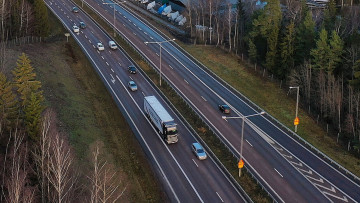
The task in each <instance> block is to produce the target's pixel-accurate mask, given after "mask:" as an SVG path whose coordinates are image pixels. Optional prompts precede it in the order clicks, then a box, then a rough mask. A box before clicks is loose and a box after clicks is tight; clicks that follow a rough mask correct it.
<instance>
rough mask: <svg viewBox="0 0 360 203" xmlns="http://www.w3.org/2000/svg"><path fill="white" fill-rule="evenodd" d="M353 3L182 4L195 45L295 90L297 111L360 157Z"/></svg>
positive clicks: (358, 9)
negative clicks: (241, 58) (240, 60)
mask: <svg viewBox="0 0 360 203" xmlns="http://www.w3.org/2000/svg"><path fill="white" fill-rule="evenodd" d="M359 3H360V2H359V1H358V0H341V1H340V0H329V2H328V3H327V4H326V6H325V7H322V8H313V7H311V8H310V7H309V6H308V5H307V2H306V1H305V0H301V1H294V0H288V1H282V2H281V3H280V1H279V0H267V1H266V5H265V6H263V7H259V5H255V1H240V0H239V1H238V2H237V4H236V5H232V4H230V3H226V2H224V1H221V0H199V1H194V0H188V1H187V17H188V18H189V20H188V21H189V24H190V34H191V36H192V38H193V39H196V41H197V42H198V43H204V44H213V45H216V46H219V47H222V48H224V49H226V50H228V51H229V52H233V53H236V54H244V55H245V56H247V57H248V59H249V60H250V61H251V62H252V64H254V66H255V67H256V66H257V65H259V66H262V67H264V68H265V69H266V70H267V71H268V72H269V73H270V74H272V75H273V76H275V77H276V78H278V79H279V80H282V81H285V82H286V84H287V85H291V86H299V87H300V95H301V97H300V98H301V104H302V106H303V107H305V108H306V109H308V111H309V113H311V114H312V115H315V116H319V118H320V119H322V121H324V123H326V124H328V125H330V126H332V127H333V129H334V130H335V131H337V132H338V133H337V140H338V141H339V142H340V141H341V142H342V143H343V145H344V146H346V148H347V149H348V150H350V151H352V152H353V153H354V154H356V155H357V156H360V152H359V150H360V136H359V135H360V114H359V113H360V109H359V106H360V6H359ZM263 5H264V4H263ZM195 25H197V26H195ZM199 25H201V26H200V28H201V29H199ZM195 28H197V29H195ZM209 28H211V29H209Z"/></svg>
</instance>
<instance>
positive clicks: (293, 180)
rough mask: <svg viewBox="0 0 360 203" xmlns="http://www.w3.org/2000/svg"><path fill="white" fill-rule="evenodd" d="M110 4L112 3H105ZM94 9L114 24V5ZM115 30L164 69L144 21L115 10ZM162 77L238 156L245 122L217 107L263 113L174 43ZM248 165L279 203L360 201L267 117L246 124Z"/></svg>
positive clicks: (94, 2)
mask: <svg viewBox="0 0 360 203" xmlns="http://www.w3.org/2000/svg"><path fill="white" fill-rule="evenodd" d="M104 2H110V1H104ZM87 4H88V5H90V6H91V7H92V8H93V9H94V10H95V11H97V12H98V14H99V15H100V16H102V17H103V18H104V19H106V20H107V21H108V22H109V24H112V22H113V12H112V11H113V7H111V6H109V5H103V4H102V1H101V0H89V1H87ZM116 11H117V12H116V25H117V26H116V28H117V31H118V33H121V34H122V35H123V36H124V38H126V39H127V40H128V41H129V42H131V43H132V45H133V46H134V47H135V48H136V49H137V50H138V51H139V52H140V53H141V54H142V55H143V56H144V57H146V59H147V60H148V61H149V62H150V63H151V64H152V65H153V66H154V67H157V68H158V67H159V45H156V44H148V45H146V44H145V43H144V42H145V41H164V40H168V39H169V38H168V37H165V35H164V34H162V33H160V31H158V30H155V29H154V28H153V27H151V26H150V25H149V23H147V22H146V21H145V20H144V19H140V18H139V17H137V16H135V15H133V14H132V13H130V12H128V10H127V9H124V8H123V5H121V6H116ZM162 47H163V50H162V73H163V76H164V78H166V80H167V81H168V82H169V83H170V85H171V86H172V87H173V88H174V89H175V90H176V91H177V92H178V93H179V94H180V95H181V96H182V97H183V98H185V99H186V100H187V102H188V103H189V104H190V105H192V106H193V108H194V110H195V111H196V112H197V113H198V114H199V115H200V116H201V117H202V118H203V119H204V120H205V121H206V122H207V123H208V125H209V126H210V127H211V128H212V129H213V130H214V132H215V133H217V134H218V135H219V137H220V139H222V140H223V142H224V143H226V144H227V145H228V146H229V147H230V148H231V150H232V151H233V152H234V153H236V154H239V151H240V132H241V119H231V120H227V121H224V120H222V118H221V116H222V115H223V114H221V112H220V111H219V110H218V109H217V105H218V104H222V103H226V104H228V105H229V106H230V107H231V109H232V110H233V112H232V113H231V114H230V116H242V115H245V116H246V115H251V114H254V113H258V112H257V111H256V110H254V109H253V108H252V107H251V106H250V105H249V104H247V102H246V101H244V100H243V99H242V98H241V95H240V93H238V92H236V91H235V90H233V89H231V88H228V87H226V86H225V85H224V83H223V82H221V81H220V80H219V79H218V78H215V77H213V76H212V75H210V74H208V72H207V71H205V70H204V67H203V66H202V65H201V64H199V62H197V61H195V60H194V59H193V58H191V57H190V56H188V55H187V54H186V53H184V51H183V50H182V49H181V48H180V47H178V46H177V45H176V44H175V43H165V44H163V45H162ZM244 140H245V143H244V149H243V150H244V157H245V164H246V166H247V167H248V168H249V169H250V170H251V171H252V173H254V174H255V176H257V178H258V179H259V180H260V181H261V183H262V184H263V185H264V186H265V187H266V189H267V190H268V191H269V192H270V194H271V195H272V196H273V197H274V199H275V200H276V201H283V202H360V192H359V191H360V186H359V185H358V184H356V183H355V182H353V181H352V180H350V179H349V178H348V177H346V176H345V175H343V174H342V173H341V172H339V171H338V170H337V169H335V168H333V167H332V166H330V165H329V164H327V162H325V161H324V160H322V159H321V158H320V157H318V156H317V155H315V154H314V153H312V152H311V151H309V150H308V149H307V148H305V147H304V146H302V145H301V144H299V143H298V142H297V141H296V140H294V139H293V138H292V137H291V136H290V135H288V134H287V133H285V132H284V131H282V130H281V129H280V128H279V127H278V126H277V125H276V124H274V123H272V122H271V121H270V120H269V119H268V118H267V116H266V115H265V116H256V117H252V118H249V119H248V120H247V121H246V125H245V132H244Z"/></svg>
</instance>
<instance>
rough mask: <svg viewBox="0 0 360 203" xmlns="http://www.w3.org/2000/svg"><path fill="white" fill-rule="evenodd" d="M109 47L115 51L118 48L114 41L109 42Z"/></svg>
mask: <svg viewBox="0 0 360 203" xmlns="http://www.w3.org/2000/svg"><path fill="white" fill-rule="evenodd" d="M109 47H110V48H111V49H114V50H115V49H117V48H118V47H117V45H116V43H115V42H114V41H109Z"/></svg>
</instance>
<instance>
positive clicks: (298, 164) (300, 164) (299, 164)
mask: <svg viewBox="0 0 360 203" xmlns="http://www.w3.org/2000/svg"><path fill="white" fill-rule="evenodd" d="M289 162H291V163H293V164H295V165H297V166H303V164H302V163H301V162H299V163H296V162H293V161H289Z"/></svg>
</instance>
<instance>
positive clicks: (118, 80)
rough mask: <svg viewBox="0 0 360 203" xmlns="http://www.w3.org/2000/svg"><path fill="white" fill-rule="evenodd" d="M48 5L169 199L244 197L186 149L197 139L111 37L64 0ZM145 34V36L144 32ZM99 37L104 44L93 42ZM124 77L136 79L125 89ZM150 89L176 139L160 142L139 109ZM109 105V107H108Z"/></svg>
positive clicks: (211, 165)
mask: <svg viewBox="0 0 360 203" xmlns="http://www.w3.org/2000/svg"><path fill="white" fill-rule="evenodd" d="M45 2H46V4H47V6H48V7H49V8H50V10H51V11H52V12H53V13H54V14H55V15H56V16H57V17H58V18H59V19H60V20H61V22H62V23H63V24H64V25H65V27H66V28H67V29H69V32H71V34H72V36H73V37H74V39H75V40H76V41H77V43H78V44H79V46H80V47H81V48H82V49H83V51H84V52H85V54H86V55H87V56H88V58H89V60H90V61H91V63H92V64H93V66H94V68H95V70H96V71H97V73H98V74H99V76H100V78H101V79H102V80H103V82H104V83H105V85H106V87H107V88H108V90H109V92H110V93H111V95H112V96H113V98H114V99H115V101H116V103H117V105H118V107H119V109H120V110H121V111H122V113H123V114H124V116H125V117H126V118H127V120H128V122H129V124H130V126H131V127H132V129H133V131H134V133H135V134H136V135H137V137H138V139H139V142H140V143H141V145H142V146H143V148H144V151H145V152H146V153H147V155H148V157H149V159H150V161H151V162H152V164H153V166H154V168H155V169H156V170H155V171H156V173H157V174H158V177H159V179H160V180H161V182H162V184H163V188H164V190H165V191H166V193H167V194H168V198H169V201H171V202H245V200H244V198H243V196H242V195H241V194H240V192H239V191H238V189H237V188H236V187H235V186H234V185H233V184H232V182H231V181H230V180H229V179H228V178H227V176H225V174H224V173H223V172H222V170H220V168H219V167H218V166H217V165H216V163H215V162H214V160H213V159H212V158H211V157H210V158H209V159H207V160H205V161H199V160H197V159H196V158H195V156H194V155H193V154H192V152H191V149H190V144H191V143H193V142H197V139H196V138H195V137H194V136H193V135H192V133H191V132H190V130H189V129H188V128H187V127H186V125H184V124H183V123H182V121H181V120H180V119H179V118H178V117H177V115H176V114H175V113H174V112H173V111H172V110H171V109H170V108H169V106H168V105H167V104H166V102H165V101H163V100H161V96H160V95H159V94H158V92H157V91H156V90H155V89H154V88H153V86H152V85H151V84H150V83H149V82H148V80H147V79H146V78H145V77H144V75H143V74H142V73H141V72H138V73H137V74H132V75H130V74H129V73H128V72H127V67H128V66H129V65H131V64H132V61H131V60H130V59H129V58H128V57H127V56H126V55H125V54H124V53H123V52H122V51H121V50H114V51H112V50H110V49H109V48H108V47H107V46H106V45H107V42H108V41H109V40H111V38H110V37H109V35H107V34H106V33H104V32H103V31H102V30H101V29H100V28H99V27H98V26H97V25H96V24H95V23H94V22H93V21H92V20H91V19H89V17H88V16H87V15H85V14H84V13H83V12H81V11H80V12H79V13H72V12H71V8H72V7H73V6H74V5H73V4H72V3H71V2H70V1H56V0H45ZM80 21H84V22H85V23H86V24H87V28H86V29H81V30H80V32H79V33H78V34H75V33H74V32H73V31H72V30H71V27H72V26H73V25H74V24H78V23H79V22H80ZM149 40H150V38H149ZM98 42H102V43H103V44H104V45H105V50H104V51H101V52H99V51H98V50H97V49H95V45H96V43H98ZM129 80H134V81H135V82H136V83H137V84H138V88H139V89H138V91H136V92H130V91H129V90H128V88H127V87H126V84H127V82H128V81H129ZM148 95H155V96H156V97H157V98H158V99H160V101H161V103H162V104H163V105H164V106H165V107H166V109H167V110H168V111H169V112H170V114H171V115H172V117H174V118H175V121H176V122H177V123H178V129H179V132H181V135H180V138H179V139H180V141H179V142H178V143H177V144H173V145H166V144H165V143H164V142H163V140H162V139H161V138H160V137H159V135H158V134H157V132H156V130H155V129H154V128H153V126H152V125H151V124H150V123H149V121H148V119H147V118H146V116H144V113H143V100H144V96H148ZM114 110H115V109H114Z"/></svg>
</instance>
